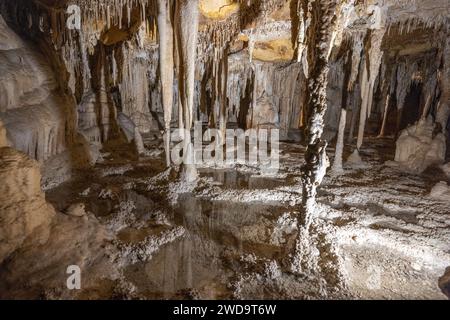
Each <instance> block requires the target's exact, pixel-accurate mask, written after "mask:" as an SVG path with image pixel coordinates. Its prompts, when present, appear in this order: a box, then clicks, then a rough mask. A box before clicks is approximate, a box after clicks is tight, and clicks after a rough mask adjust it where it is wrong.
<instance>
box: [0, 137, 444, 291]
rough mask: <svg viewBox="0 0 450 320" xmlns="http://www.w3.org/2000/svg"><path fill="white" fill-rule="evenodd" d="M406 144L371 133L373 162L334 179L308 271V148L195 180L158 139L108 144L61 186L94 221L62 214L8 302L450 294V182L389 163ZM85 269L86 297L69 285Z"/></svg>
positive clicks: (6, 272) (16, 264)
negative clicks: (441, 196)
mask: <svg viewBox="0 0 450 320" xmlns="http://www.w3.org/2000/svg"><path fill="white" fill-rule="evenodd" d="M392 141H393V139H370V138H369V139H367V140H366V141H365V147H364V148H363V150H362V154H361V156H362V159H363V161H364V164H362V165H359V166H345V165H344V169H345V171H344V173H343V174H341V175H328V176H327V177H326V178H325V181H324V184H323V186H322V187H321V189H320V193H319V198H318V203H319V205H318V209H317V216H318V219H317V221H316V223H315V224H314V226H313V232H312V233H311V243H312V244H313V246H314V250H312V252H313V254H315V256H316V258H317V259H316V261H317V263H316V265H315V267H314V268H312V269H311V270H305V272H303V273H301V274H297V273H293V272H291V262H292V260H293V256H292V253H293V248H294V247H295V242H296V238H297V222H296V217H297V216H298V210H299V206H300V200H301V183H300V167H301V165H302V163H303V153H304V148H303V147H302V146H301V145H299V144H293V143H281V151H282V154H281V161H280V162H281V169H280V171H279V173H278V174H277V175H276V176H270V177H268V176H263V175H261V173H260V172H259V170H258V169H257V168H252V167H248V166H239V167H233V168H220V169H219V168H215V169H211V168H209V169H208V168H203V169H201V170H200V172H201V174H200V179H199V181H198V183H196V184H195V185H194V184H185V183H181V182H179V180H178V179H177V178H176V177H177V173H176V172H175V170H171V171H168V170H165V168H164V162H163V157H164V154H163V153H162V149H161V141H159V140H157V139H154V140H151V139H146V141H145V142H146V147H147V148H148V149H149V150H159V152H156V151H153V152H152V153H151V154H150V153H149V155H148V156H147V157H143V158H140V159H138V158H137V157H136V156H135V155H133V153H132V151H131V150H130V147H129V146H127V145H123V144H121V145H117V144H116V145H111V146H107V147H106V148H105V150H104V151H103V152H104V153H103V158H104V161H102V162H101V163H99V164H97V165H96V166H95V168H93V169H92V170H89V171H84V172H79V173H78V174H77V175H76V177H75V178H74V179H72V180H71V181H68V182H66V183H64V184H62V185H60V186H59V187H57V188H55V189H52V190H49V191H48V192H47V200H48V201H49V202H51V203H52V204H53V205H54V206H55V208H56V209H57V210H58V211H60V212H62V213H63V212H64V211H65V210H66V208H68V207H69V206H70V205H72V204H76V203H84V204H85V205H86V211H87V212H88V213H87V215H86V216H84V217H81V218H80V217H73V216H68V215H66V214H62V213H61V214H58V215H57V218H56V221H55V222H54V224H53V225H54V226H53V228H52V230H51V231H50V236H49V237H48V240H47V241H46V242H45V243H42V244H39V245H33V244H29V246H28V247H27V248H24V249H22V251H21V252H17V253H16V254H15V255H14V256H13V257H12V258H11V259H9V260H8V261H6V263H4V264H3V265H2V266H1V268H2V270H3V272H2V276H0V288H1V289H2V290H0V292H1V294H0V298H2V297H20V298H35V297H36V296H37V297H41V298H45V299H57V298H83V299H94V298H100V299H111V298H117V299H168V298H172V299H197V298H199V299H234V298H248V299H260V298H266V299H327V298H335V299H342V298H365V299H374V298H386V299H412V298H415V299H431V298H434V299H445V296H444V295H443V294H442V293H441V291H440V289H439V286H438V281H439V278H440V277H441V276H442V275H443V274H444V272H445V269H446V267H448V266H450V250H449V249H450V241H449V239H450V209H448V203H446V202H441V201H437V200H432V199H430V198H429V197H428V196H427V195H428V194H429V192H430V190H431V188H432V187H433V185H435V184H436V183H437V182H439V181H443V180H447V177H446V176H445V174H444V173H443V172H441V171H439V170H438V169H430V170H428V171H426V172H425V173H423V174H421V175H413V174H411V173H404V172H402V171H400V170H399V169H398V168H395V167H390V166H387V165H385V161H386V160H390V159H392V158H393V152H394V148H393V142H392ZM346 149H351V146H347V147H346ZM333 151H334V150H332V149H330V150H329V154H330V157H331V159H332V158H333ZM112 155H114V156H112ZM348 155H349V154H345V158H346V157H347V156H348ZM72 264H76V265H80V267H81V270H82V275H83V278H82V289H81V290H79V291H68V290H67V289H66V288H65V283H66V282H65V281H66V278H67V275H66V273H65V271H66V269H65V268H66V266H68V265H72ZM18 274H20V276H18Z"/></svg>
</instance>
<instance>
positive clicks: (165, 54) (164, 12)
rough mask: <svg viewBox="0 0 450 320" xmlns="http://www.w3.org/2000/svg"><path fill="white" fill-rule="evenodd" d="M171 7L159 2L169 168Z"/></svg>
mask: <svg viewBox="0 0 450 320" xmlns="http://www.w3.org/2000/svg"><path fill="white" fill-rule="evenodd" d="M171 6H172V1H171V0H158V8H159V12H158V32H159V57H160V58H159V70H160V74H161V91H162V93H161V95H162V104H163V109H164V130H165V133H164V139H165V141H164V142H165V143H164V145H165V151H166V164H167V166H170V124H171V121H172V108H173V84H174V83H173V82H174V72H173V70H174V60H173V56H174V52H173V50H174V46H173V28H172V22H171V19H170V10H171Z"/></svg>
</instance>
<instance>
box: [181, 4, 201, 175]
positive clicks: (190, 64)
mask: <svg viewBox="0 0 450 320" xmlns="http://www.w3.org/2000/svg"><path fill="white" fill-rule="evenodd" d="M176 7H177V9H176V13H177V22H178V26H177V37H178V41H179V47H178V54H179V62H180V63H179V67H180V70H179V85H180V94H181V104H182V106H183V118H184V120H183V124H184V127H185V129H186V132H190V130H191V128H192V126H193V121H194V117H193V116H194V93H195V67H196V50H197V40H198V22H199V9H198V0H181V1H177V5H176ZM186 26H192V27H190V28H187V27H186ZM188 138H190V135H189V136H188V137H184V139H188ZM185 142H186V143H185V145H186V146H187V147H185V149H184V150H185V151H186V154H185V165H184V166H183V170H184V173H183V177H184V179H185V180H187V181H193V180H195V179H196V175H197V171H196V169H195V163H193V161H191V162H189V161H187V160H188V159H190V160H192V159H194V156H193V154H192V155H191V154H190V152H192V153H193V150H194V149H193V147H192V143H191V141H190V140H189V141H185ZM188 162H189V163H188Z"/></svg>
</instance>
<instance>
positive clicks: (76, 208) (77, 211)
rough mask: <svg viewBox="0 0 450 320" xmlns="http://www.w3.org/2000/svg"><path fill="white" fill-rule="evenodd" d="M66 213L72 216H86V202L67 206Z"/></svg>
mask: <svg viewBox="0 0 450 320" xmlns="http://www.w3.org/2000/svg"><path fill="white" fill-rule="evenodd" d="M66 213H67V215H69V216H72V217H84V216H85V215H86V208H85V205H84V203H75V204H73V205H71V206H70V207H69V208H67V210H66Z"/></svg>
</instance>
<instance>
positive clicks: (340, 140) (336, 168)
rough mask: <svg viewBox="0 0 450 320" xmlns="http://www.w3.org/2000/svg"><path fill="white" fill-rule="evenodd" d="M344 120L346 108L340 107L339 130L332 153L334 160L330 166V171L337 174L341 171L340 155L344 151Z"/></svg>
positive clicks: (345, 119)
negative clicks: (334, 149)
mask: <svg viewBox="0 0 450 320" xmlns="http://www.w3.org/2000/svg"><path fill="white" fill-rule="evenodd" d="M346 121H347V110H346V109H341V117H340V120H339V131H338V137H337V142H336V152H335V155H334V162H333V167H332V171H333V173H334V174H339V173H341V172H342V171H343V168H342V155H343V153H344V134H345V124H346Z"/></svg>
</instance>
